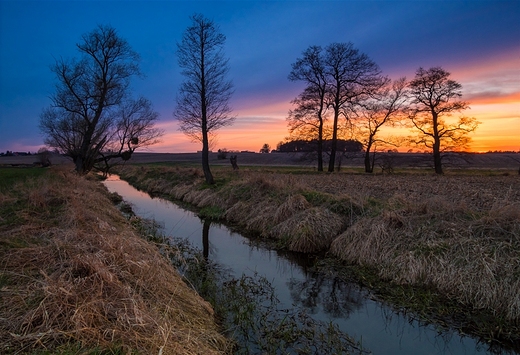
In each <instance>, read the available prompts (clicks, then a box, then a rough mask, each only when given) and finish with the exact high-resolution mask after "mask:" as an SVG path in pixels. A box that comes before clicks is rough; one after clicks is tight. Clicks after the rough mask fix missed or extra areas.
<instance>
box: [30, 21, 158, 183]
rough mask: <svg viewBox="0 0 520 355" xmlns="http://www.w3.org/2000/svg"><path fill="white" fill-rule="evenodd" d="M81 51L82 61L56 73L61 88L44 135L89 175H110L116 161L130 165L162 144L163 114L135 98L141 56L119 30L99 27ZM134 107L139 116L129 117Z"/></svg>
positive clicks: (61, 63) (46, 116) (43, 124)
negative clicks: (140, 151)
mask: <svg viewBox="0 0 520 355" xmlns="http://www.w3.org/2000/svg"><path fill="white" fill-rule="evenodd" d="M77 48H78V51H79V52H80V55H81V57H80V59H79V60H68V61H67V60H64V59H59V60H57V61H56V63H55V64H54V66H53V67H52V70H53V72H54V73H55V74H56V77H57V79H58V83H57V84H56V92H55V93H54V95H52V96H51V99H52V105H51V106H50V107H49V108H47V109H45V110H44V111H43V112H42V114H41V115H40V129H41V131H42V132H43V133H44V135H45V136H46V138H45V143H46V144H47V145H49V146H50V147H53V148H56V149H57V150H58V151H59V152H60V153H62V154H64V155H66V156H69V157H70V158H72V160H73V161H74V164H75V168H76V171H77V172H78V173H80V174H85V173H87V172H89V171H90V170H92V169H93V168H99V169H100V170H104V169H108V167H109V164H108V161H109V160H110V159H114V158H122V159H124V160H128V159H129V158H130V156H131V155H132V153H133V152H134V151H135V150H136V149H137V148H138V147H143V146H147V145H151V144H154V143H156V142H157V141H158V138H159V137H160V136H161V135H162V131H161V130H159V129H156V128H155V127H154V124H155V121H156V119H157V117H158V114H157V113H155V112H153V110H152V109H151V105H150V103H149V101H147V100H146V99H142V98H141V99H138V100H135V101H134V100H132V99H131V98H130V97H129V83H130V79H131V78H132V77H133V76H135V75H138V74H139V65H138V62H139V56H138V54H137V53H136V52H134V51H133V50H132V48H131V47H130V45H129V44H128V43H127V42H126V41H125V40H124V39H122V38H121V37H119V36H118V34H117V32H116V30H115V29H114V28H112V27H110V26H98V27H97V28H96V29H95V30H93V31H92V32H90V33H87V34H85V35H83V36H82V42H80V43H78V44H77ZM128 105H130V106H133V107H134V110H133V113H132V114H131V115H127V116H126V117H124V115H122V112H123V111H122V110H123V109H124V107H127V106H128ZM116 145H117V146H118V147H119V148H118V149H115V147H116ZM100 163H102V165H98V164H100Z"/></svg>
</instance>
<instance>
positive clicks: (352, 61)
mask: <svg viewBox="0 0 520 355" xmlns="http://www.w3.org/2000/svg"><path fill="white" fill-rule="evenodd" d="M289 79H291V80H302V81H305V82H306V83H307V86H306V88H305V89H304V91H303V92H302V93H301V94H300V95H299V96H298V98H296V99H295V100H294V101H293V104H295V105H297V107H296V109H295V110H293V111H291V112H290V113H289V117H288V122H289V128H290V130H291V131H292V132H294V131H295V130H297V129H299V130H301V131H300V132H303V133H304V134H305V135H304V136H300V137H299V138H303V139H306V140H309V139H317V141H318V169H319V168H320V166H319V164H320V159H321V153H320V152H321V151H322V150H321V149H320V148H321V146H320V144H322V142H323V141H324V139H325V136H326V134H325V130H326V128H325V121H326V120H327V119H330V120H331V121H332V124H331V126H330V139H331V147H330V154H329V168H328V171H329V172H332V171H334V166H335V161H336V151H337V142H338V139H340V135H339V132H340V121H339V120H340V117H343V118H344V119H345V120H346V121H350V119H351V118H352V117H351V116H352V114H353V112H354V106H355V105H357V104H358V102H359V101H360V100H364V99H366V98H367V97H368V96H369V95H370V93H371V92H372V91H374V90H376V89H377V88H378V87H380V86H381V82H382V81H383V80H384V77H382V76H381V72H380V70H379V67H378V66H377V65H376V64H375V63H374V62H373V61H372V60H371V59H370V58H368V56H367V55H366V54H363V53H360V52H359V50H357V49H356V48H354V46H353V45H352V43H332V44H330V45H329V46H327V47H326V48H325V50H323V49H322V48H321V47H318V46H311V47H309V49H307V50H306V51H305V52H304V53H303V57H302V58H300V59H298V60H297V62H296V63H295V64H293V71H292V72H291V74H290V75H289ZM329 116H330V117H329ZM313 135H314V136H313ZM293 138H294V137H293Z"/></svg>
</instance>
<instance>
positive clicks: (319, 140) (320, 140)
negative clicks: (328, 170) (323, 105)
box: [318, 119, 323, 171]
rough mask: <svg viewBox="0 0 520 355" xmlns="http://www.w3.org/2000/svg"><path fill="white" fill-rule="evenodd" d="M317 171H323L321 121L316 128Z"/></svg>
mask: <svg viewBox="0 0 520 355" xmlns="http://www.w3.org/2000/svg"><path fill="white" fill-rule="evenodd" d="M320 120H321V119H320ZM318 171H323V121H320V126H319V128H318Z"/></svg>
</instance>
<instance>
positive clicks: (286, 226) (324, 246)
mask: <svg viewBox="0 0 520 355" xmlns="http://www.w3.org/2000/svg"><path fill="white" fill-rule="evenodd" d="M344 228H345V219H344V218H343V217H341V216H339V215H337V214H335V213H332V212H330V211H329V210H327V209H324V208H320V207H313V208H309V209H306V210H303V211H301V212H300V213H296V214H294V215H292V216H291V217H290V218H288V219H287V220H285V221H283V222H281V223H279V224H277V225H276V226H275V227H274V228H273V230H272V231H271V234H270V236H271V237H273V238H276V239H286V240H287V241H288V242H287V247H288V249H289V250H291V251H297V252H302V253H315V252H320V251H326V250H328V249H329V247H330V243H331V242H332V240H333V239H334V238H335V237H336V236H337V235H338V234H339V233H341V231H342V230H343V229H344Z"/></svg>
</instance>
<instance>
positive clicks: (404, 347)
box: [105, 176, 496, 355]
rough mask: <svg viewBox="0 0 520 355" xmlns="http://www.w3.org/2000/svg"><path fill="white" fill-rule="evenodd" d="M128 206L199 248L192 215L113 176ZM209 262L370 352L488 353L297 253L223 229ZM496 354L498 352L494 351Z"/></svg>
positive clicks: (212, 233) (217, 229) (111, 185)
mask: <svg viewBox="0 0 520 355" xmlns="http://www.w3.org/2000/svg"><path fill="white" fill-rule="evenodd" d="M105 185H106V186H107V188H108V189H109V190H110V191H111V192H117V193H118V194H120V195H121V196H122V197H123V198H124V199H125V201H127V202H129V203H131V204H132V206H133V208H134V212H135V213H136V214H137V215H139V216H141V217H144V218H152V219H154V220H156V221H157V222H159V223H160V224H161V225H162V226H164V230H163V232H164V234H165V235H170V236H176V237H182V238H187V239H188V240H189V241H190V243H191V244H192V245H193V246H195V247H197V248H199V249H201V250H202V249H203V223H202V221H201V219H200V218H198V217H197V215H195V214H194V213H193V212H190V211H186V210H184V209H182V208H180V207H178V206H177V205H175V204H174V203H171V202H170V201H166V200H163V199H160V198H151V197H150V196H149V195H148V194H146V193H143V192H140V191H138V190H137V189H135V188H134V187H132V186H130V185H129V184H128V183H127V182H125V181H122V180H119V178H118V177H117V176H111V177H110V178H109V179H108V180H106V181H105ZM208 241H209V259H210V260H212V261H214V262H217V263H219V264H221V265H223V266H224V267H227V268H230V269H231V270H232V272H234V273H235V274H236V275H237V276H240V275H242V274H246V275H253V274H254V273H255V272H256V273H258V274H259V275H261V276H264V277H265V278H266V279H267V280H269V281H270V282H271V283H272V285H273V287H274V288H275V289H276V292H277V297H278V299H279V300H280V305H281V306H282V307H286V308H291V307H296V306H297V307H302V308H304V309H305V310H306V312H307V313H308V314H310V315H311V316H312V317H313V318H315V319H317V320H322V321H326V322H329V321H333V322H334V323H335V324H337V325H338V326H339V328H340V329H341V331H343V332H345V333H347V334H349V335H350V336H351V337H353V338H355V339H357V340H359V341H361V342H362V345H363V348H365V349H368V350H370V351H371V352H372V353H373V354H401V355H407V354H413V355H420V354H456V355H461V354H490V353H491V352H489V351H488V350H487V348H486V345H485V344H479V343H478V342H477V341H476V340H474V339H472V338H469V337H461V336H459V334H458V333H456V332H445V331H443V332H441V333H440V332H438V331H437V330H436V329H435V328H434V327H433V326H424V325H421V324H419V322H417V321H415V320H411V319H409V318H408V317H406V316H403V315H401V314H397V313H395V312H394V311H392V310H391V309H390V308H388V307H387V306H385V305H383V304H381V303H379V302H376V301H374V300H372V299H370V298H369V294H368V292H367V291H366V290H363V289H361V288H360V287H359V286H357V285H356V284H349V283H345V282H343V281H341V280H338V279H337V278H333V277H330V276H327V275H324V274H321V273H315V272H314V273H311V272H309V271H308V270H307V268H306V265H305V261H304V260H298V259H299V258H298V255H294V254H287V255H285V254H284V255H282V254H281V253H278V252H277V251H273V250H269V249H266V248H263V247H259V246H252V245H251V244H250V242H249V240H248V239H247V238H245V237H243V236H241V235H240V234H237V233H234V232H232V231H230V230H229V229H228V228H226V227H225V226H222V225H216V224H211V226H210V229H209V237H208ZM493 353H494V354H496V349H495V352H493Z"/></svg>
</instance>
